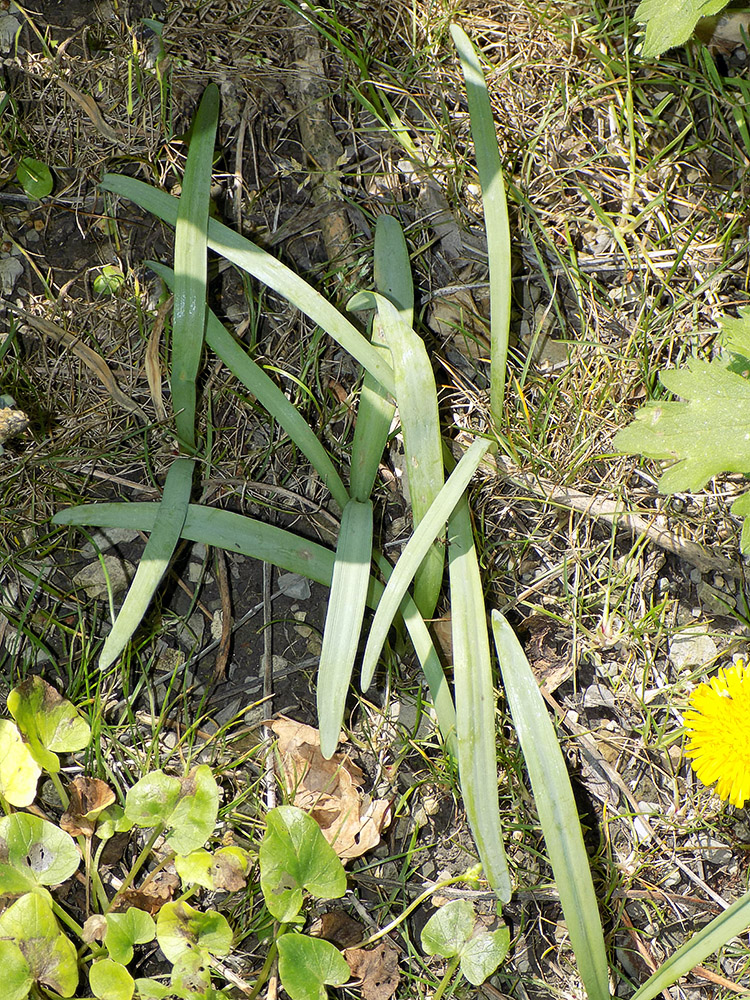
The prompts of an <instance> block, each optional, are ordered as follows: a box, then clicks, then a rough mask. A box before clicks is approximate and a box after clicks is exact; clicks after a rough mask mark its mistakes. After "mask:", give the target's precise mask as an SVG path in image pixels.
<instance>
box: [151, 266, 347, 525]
mask: <svg viewBox="0 0 750 1000" xmlns="http://www.w3.org/2000/svg"><path fill="white" fill-rule="evenodd" d="M148 266H149V267H150V268H151V269H152V271H154V272H155V273H156V274H158V275H159V277H160V278H162V279H163V280H164V282H165V284H166V285H167V286H168V287H169V288H171V287H172V286H173V283H174V272H173V271H172V270H171V269H170V268H168V267H165V266H164V265H163V264H158V263H156V262H155V261H149V262H148ZM206 343H207V344H208V346H209V347H210V348H211V350H212V351H215V353H216V354H217V355H218V356H219V357H220V358H221V360H222V361H223V362H224V364H225V365H226V366H227V368H228V369H229V370H230V371H231V372H232V373H233V374H234V375H236V377H237V378H238V379H239V380H240V382H242V384H243V385H244V386H246V387H247V388H248V389H249V390H250V392H251V393H252V394H253V395H254V396H255V398H256V399H257V400H258V402H259V403H260V404H261V405H262V406H264V407H265V409H266V410H268V412H269V413H270V414H271V416H272V417H273V418H274V420H276V421H277V422H278V423H279V424H280V426H281V427H283V429H284V430H285V431H286V433H287V434H288V435H289V437H290V438H291V439H292V441H294V443H295V444H296V445H297V447H298V448H299V450H300V451H301V452H302V454H303V455H304V456H305V458H306V459H307V460H308V462H309V463H310V464H311V465H312V467H313V468H314V469H315V471H316V472H317V473H318V475H319V476H320V478H321V479H322V480H323V482H324V483H325V485H326V486H327V487H328V489H329V490H330V491H331V495H332V496H333V499H334V500H335V501H336V503H337V504H338V505H339V507H340V508H341V509H342V510H343V509H344V507H345V506H346V504H347V502H348V500H349V494H348V493H347V490H346V487H345V486H344V484H343V482H342V481H341V477H340V476H339V474H338V472H337V471H336V469H335V467H334V464H333V462H332V461H331V459H330V457H329V455H328V452H327V451H326V450H325V448H324V447H323V445H322V444H321V443H320V441H319V440H318V438H317V437H316V436H315V434H314V432H313V430H312V428H311V427H310V425H309V424H308V423H307V421H306V420H305V418H304V417H303V416H302V415H301V414H300V412H299V410H298V409H297V408H296V407H295V406H293V405H292V403H290V401H289V400H288V399H287V398H286V396H285V395H284V393H283V392H282V391H281V389H280V388H279V387H278V386H277V385H276V383H275V382H274V381H273V379H271V378H270V377H269V376H268V375H266V373H265V372H264V371H263V369H262V368H261V367H260V365H258V364H256V363H255V361H253V360H252V358H250V357H249V355H248V354H247V352H246V351H245V350H244V349H243V348H242V346H241V345H240V344H238V343H237V341H236V340H235V339H234V337H232V335H231V334H230V333H229V331H228V330H226V329H225V328H224V326H223V324H222V323H221V321H220V320H219V318H218V317H217V316H216V314H215V313H214V312H213V310H211V309H209V310H208V317H207V320H206Z"/></svg>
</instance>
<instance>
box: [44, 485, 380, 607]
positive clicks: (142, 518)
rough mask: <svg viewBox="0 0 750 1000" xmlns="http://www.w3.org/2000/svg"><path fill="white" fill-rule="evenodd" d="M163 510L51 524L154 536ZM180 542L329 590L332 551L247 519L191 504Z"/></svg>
mask: <svg viewBox="0 0 750 1000" xmlns="http://www.w3.org/2000/svg"><path fill="white" fill-rule="evenodd" d="M159 507H160V504H158V503H87V504H81V505H80V506H78V507H69V508H68V509H67V510H62V511H59V512H58V513H57V514H55V516H54V517H53V518H52V520H53V522H54V523H55V524H69V525H84V524H85V525H89V526H91V527H97V528H112V527H120V528H133V529H136V530H138V531H152V530H153V527H154V523H155V521H156V517H157V512H158V510H159ZM182 537H183V538H187V539H189V540H190V541H192V542H203V543H204V544H205V545H211V546H214V547H216V548H220V549H226V550H227V551H228V552H239V553H241V554H242V555H246V556H250V557H251V558H253V559H260V560H262V561H263V562H270V563H272V564H273V565H274V566H278V567H279V568H280V569H285V570H288V571H289V572H290V573H299V574H301V575H302V576H306V577H308V579H310V580H315V581H317V582H318V583H322V584H324V585H325V586H326V587H330V585H331V574H332V573H333V552H331V550H330V549H326V548H324V547H323V546H322V545H318V544H317V543H316V542H310V541H308V540H307V539H305V538H300V537H299V536H298V535H294V534H292V532H291V531H285V530H284V529H283V528H277V527H276V526H275V525H273V524H264V523H263V522H262V521H256V520H255V519H254V518H252V517H246V516H245V515H243V514H235V513H234V512H233V511H229V510H219V509H217V508H214V507H203V506H202V505H200V504H190V505H189V507H188V510H187V516H186V518H185V524H184V526H183V528H182ZM375 583H376V584H377V581H375ZM382 589H383V588H382V584H377V586H376V591H377V595H378V596H380V594H381V593H382Z"/></svg>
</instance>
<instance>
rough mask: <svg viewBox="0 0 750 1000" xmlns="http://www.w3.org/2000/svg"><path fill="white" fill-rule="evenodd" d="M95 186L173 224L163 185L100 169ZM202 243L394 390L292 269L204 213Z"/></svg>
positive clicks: (385, 371) (377, 359)
mask: <svg viewBox="0 0 750 1000" xmlns="http://www.w3.org/2000/svg"><path fill="white" fill-rule="evenodd" d="M101 187H102V188H103V189H104V190H105V191H111V192H112V193H113V194H118V195H120V196H121V197H123V198H129V199H130V200H131V201H134V202H135V203H136V204H137V205H140V207H141V208H143V209H145V210H146V211H147V212H151V213H152V214H153V215H155V216H156V217H157V218H159V219H161V220H162V221H163V222H166V223H167V224H169V225H172V226H173V225H174V224H175V222H176V221H177V200H176V199H175V198H173V197H172V196H171V195H169V194H167V193H166V192H165V191H159V190H158V188H155V187H151V185H149V184H144V183H143V181H139V180H136V179H135V178H134V177H125V176H123V175H121V174H105V175H104V177H103V179H102V182H101ZM208 245H209V247H210V248H211V249H212V250H215V251H216V252H217V253H219V254H221V255H222V257H226V259H227V260H230V261H231V262H232V263H233V264H236V265H237V266H238V267H240V268H242V270H243V271H247V273H248V274H251V275H252V276H253V277H254V278H257V279H258V281H262V282H263V284H265V285H268V287H269V288H272V289H273V290H274V291H275V292H278V294H279V295H281V296H283V297H284V298H285V299H286V300H287V301H288V302H290V303H291V304H292V305H293V306H295V307H296V308H297V309H299V310H300V311H301V312H303V313H304V314H305V315H306V316H309V317H310V319H311V320H313V322H314V323H317V324H318V326H320V327H322V328H323V329H324V330H325V331H326V333H328V335H329V336H331V337H333V339H334V340H335V341H336V342H337V343H338V344H339V345H340V346H341V347H343V348H344V350H345V351H348V352H349V354H351V355H352V357H353V358H355V360H357V361H359V363H360V364H361V365H362V367H363V368H365V369H367V371H369V372H371V373H372V375H373V376H374V377H375V378H376V379H377V380H378V382H380V384H381V385H382V386H383V387H384V388H385V389H386V390H387V391H388V392H390V393H393V392H394V391H395V386H394V381H393V372H392V370H391V368H390V366H389V365H388V364H387V362H386V361H385V360H384V359H383V358H382V357H381V355H380V354H378V352H377V351H376V350H375V349H374V348H373V346H372V344H370V342H369V340H367V338H366V337H363V336H362V334H361V333H360V332H359V330H357V329H356V327H355V326H353V325H352V324H351V323H350V322H349V320H348V319H346V317H345V316H342V315H341V313H340V312H339V311H338V310H337V309H336V308H335V307H334V306H333V305H331V303H330V302H329V301H328V300H327V299H325V298H324V297H323V296H322V295H321V294H320V293H319V292H316V291H315V289H314V288H313V287H312V286H311V285H308V283H307V282H306V281H304V279H302V278H300V277H299V275H297V274H295V273H294V271H292V270H290V269H289V268H288V267H286V266H285V265H284V264H282V263H281V261H279V260H277V259H276V258H275V257H272V256H271V255H270V254H268V253H266V252H265V250H261V249H260V247H257V246H255V244H254V243H251V242H250V240H247V239H245V237H244V236H240V235H239V233H235V232H233V231H232V230H231V229H228V228H227V227H226V226H223V225H222V224H221V223H219V222H217V221H216V220H215V219H209V222H208Z"/></svg>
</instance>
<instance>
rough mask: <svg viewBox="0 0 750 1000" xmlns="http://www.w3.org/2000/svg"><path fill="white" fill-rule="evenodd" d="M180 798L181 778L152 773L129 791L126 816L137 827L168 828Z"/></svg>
mask: <svg viewBox="0 0 750 1000" xmlns="http://www.w3.org/2000/svg"><path fill="white" fill-rule="evenodd" d="M179 796H180V779H179V778H175V777H173V776H172V775H169V774H164V772H163V771H151V772H150V773H149V774H147V775H145V776H144V777H143V778H141V779H140V781H136V783H135V784H134V785H133V786H132V788H129V789H128V793H127V795H126V796H125V816H126V818H127V819H129V820H130V822H131V823H133V824H135V826H147V827H148V826H160V825H164V826H166V824H167V822H168V820H169V817H170V816H171V815H172V812H173V810H174V807H175V806H176V805H177V800H178V798H179Z"/></svg>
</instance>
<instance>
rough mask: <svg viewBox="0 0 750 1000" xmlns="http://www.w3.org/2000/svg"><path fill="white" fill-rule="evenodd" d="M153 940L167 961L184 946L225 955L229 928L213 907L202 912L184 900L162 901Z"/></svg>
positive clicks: (180, 952) (229, 937)
mask: <svg viewBox="0 0 750 1000" xmlns="http://www.w3.org/2000/svg"><path fill="white" fill-rule="evenodd" d="M156 940H157V941H158V942H159V947H160V948H161V950H162V951H163V952H164V954H165V955H166V956H167V958H168V959H169V961H170V962H176V961H177V960H178V959H179V958H180V956H182V955H184V953H185V950H186V948H192V949H198V950H199V951H203V952H207V953H208V954H210V955H228V954H229V950H230V949H231V947H232V928H231V927H230V926H229V924H228V923H227V920H226V917H223V916H222V915H221V914H220V913H217V912H216V911H215V910H208V911H207V912H205V913H202V912H201V911H200V910H195V909H193V907H192V906H190V905H189V904H188V903H183V902H182V901H178V902H175V903H166V904H165V905H164V906H162V908H161V909H160V910H159V915H158V917H157V918H156Z"/></svg>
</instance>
